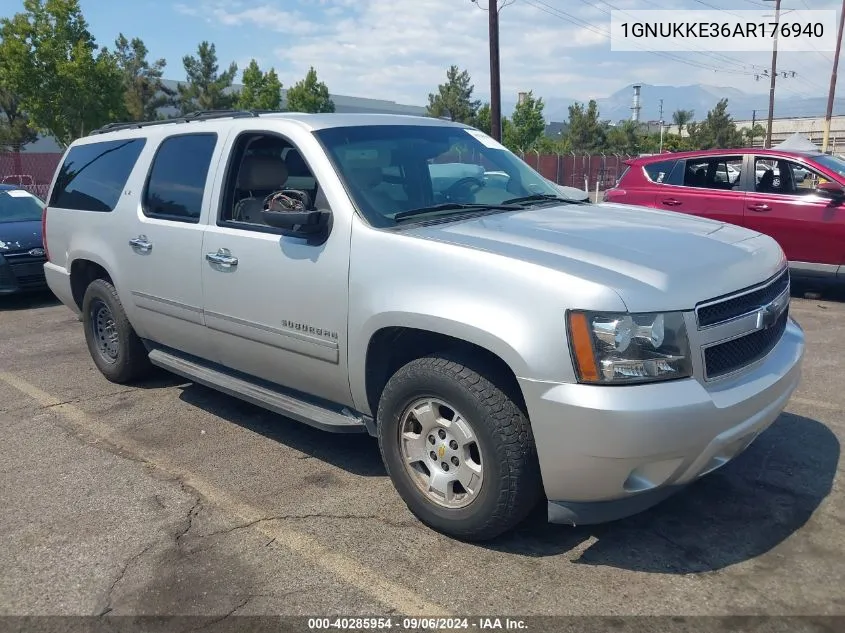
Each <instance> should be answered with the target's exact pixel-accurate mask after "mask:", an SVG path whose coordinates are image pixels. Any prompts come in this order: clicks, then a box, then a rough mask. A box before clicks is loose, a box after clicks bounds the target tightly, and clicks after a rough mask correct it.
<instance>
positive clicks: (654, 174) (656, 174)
mask: <svg viewBox="0 0 845 633" xmlns="http://www.w3.org/2000/svg"><path fill="white" fill-rule="evenodd" d="M676 162H678V161H675V160H662V161H660V162H657V163H648V164H647V165H645V167H643V169H645V173H646V175H647V176H648V179H649V180H651V182H656V183H664V182H668V181H669V175H670V174H671V173H672V168H673V167H674V166H675V163H676Z"/></svg>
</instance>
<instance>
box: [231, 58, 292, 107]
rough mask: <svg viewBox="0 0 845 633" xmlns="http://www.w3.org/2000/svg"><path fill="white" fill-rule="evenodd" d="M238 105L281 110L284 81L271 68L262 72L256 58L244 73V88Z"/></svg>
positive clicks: (239, 96)
mask: <svg viewBox="0 0 845 633" xmlns="http://www.w3.org/2000/svg"><path fill="white" fill-rule="evenodd" d="M237 106H238V108H240V109H241V110H280V109H281V107H282V82H281V81H279V77H278V75H276V71H275V70H274V69H273V68H271V69H270V70H269V71H267V72H266V73H263V72H261V68H259V67H258V62H257V61H255V60H254V59H253V60H252V61H251V62H250V63H249V66H247V67H246V70H244V74H243V88H241V92H240V94H239V95H238V101H237Z"/></svg>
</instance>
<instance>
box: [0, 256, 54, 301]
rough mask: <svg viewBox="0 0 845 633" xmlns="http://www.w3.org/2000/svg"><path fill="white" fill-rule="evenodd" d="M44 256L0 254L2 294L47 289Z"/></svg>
mask: <svg viewBox="0 0 845 633" xmlns="http://www.w3.org/2000/svg"><path fill="white" fill-rule="evenodd" d="M44 261H45V259H44V258H43V257H40V258H39V257H28V256H18V255H8V256H5V257H4V256H0V295H10V294H17V293H20V292H38V291H41V290H46V289H47V281H46V279H45V278H44Z"/></svg>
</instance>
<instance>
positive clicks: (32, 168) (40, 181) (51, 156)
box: [0, 152, 62, 200]
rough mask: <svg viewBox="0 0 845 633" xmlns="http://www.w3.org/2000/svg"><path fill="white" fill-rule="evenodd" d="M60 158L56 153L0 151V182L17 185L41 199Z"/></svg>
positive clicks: (45, 195) (48, 186)
mask: <svg viewBox="0 0 845 633" xmlns="http://www.w3.org/2000/svg"><path fill="white" fill-rule="evenodd" d="M61 158H62V155H61V154H58V153H35V152H0V184H4V185H17V186H18V187H21V188H23V189H26V190H27V191H29V192H30V193H31V194H34V195H36V196H38V197H39V198H41V199H42V200H43V199H45V198H46V197H47V192H48V190H49V189H50V182H51V181H52V180H53V174H55V173H56V169H57V168H58V166H59V161H60V160H61Z"/></svg>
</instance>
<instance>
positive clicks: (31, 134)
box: [0, 86, 38, 151]
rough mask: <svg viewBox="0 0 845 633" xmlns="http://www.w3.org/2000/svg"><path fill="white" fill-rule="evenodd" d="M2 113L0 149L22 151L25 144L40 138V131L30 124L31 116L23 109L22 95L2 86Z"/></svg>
mask: <svg viewBox="0 0 845 633" xmlns="http://www.w3.org/2000/svg"><path fill="white" fill-rule="evenodd" d="M0 114H2V118H0V149H2V150H6V151H8V150H13V151H20V150H21V149H22V148H23V146H24V145H26V144H28V143H32V142H34V141H35V140H36V139H37V138H38V132H37V131H36V130H35V129H33V128H32V126H31V125H30V123H29V117H27V116H26V114H24V113H23V112H22V111H21V100H20V97H18V95H16V94H14V93H13V92H11V91H10V90H8V89H7V88H4V87H2V86H0Z"/></svg>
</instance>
